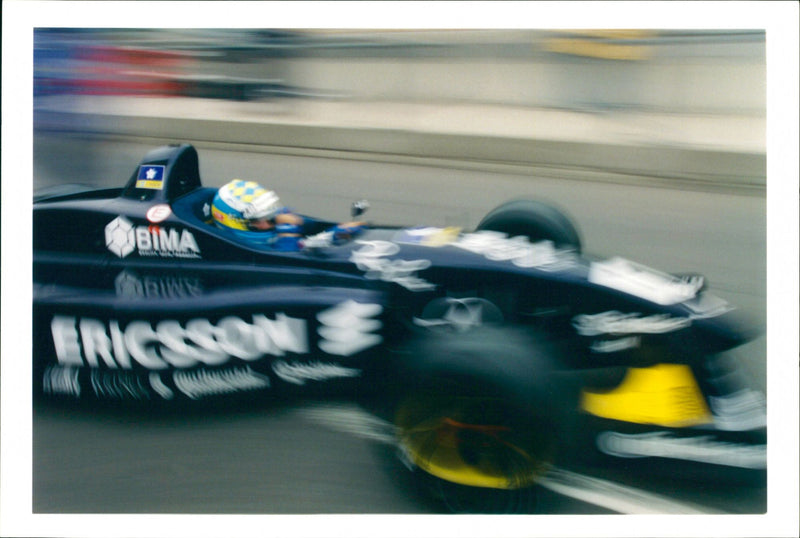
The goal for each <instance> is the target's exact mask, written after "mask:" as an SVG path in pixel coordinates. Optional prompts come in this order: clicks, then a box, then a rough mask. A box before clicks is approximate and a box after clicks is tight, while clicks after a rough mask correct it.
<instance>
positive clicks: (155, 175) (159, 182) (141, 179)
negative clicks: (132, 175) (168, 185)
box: [136, 164, 164, 190]
mask: <svg viewBox="0 0 800 538" xmlns="http://www.w3.org/2000/svg"><path fill="white" fill-rule="evenodd" d="M136 188H137V189H155V190H161V189H163V188H164V166H163V165H160V164H148V165H145V166H140V167H139V175H137V176H136Z"/></svg>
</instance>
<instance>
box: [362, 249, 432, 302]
mask: <svg viewBox="0 0 800 538" xmlns="http://www.w3.org/2000/svg"><path fill="white" fill-rule="evenodd" d="M356 243H358V244H360V245H361V248H360V249H359V250H356V251H353V253H352V254H351V256H350V261H352V262H353V263H355V264H356V266H357V267H358V268H359V269H360V270H361V271H364V272H365V275H364V276H366V277H367V278H369V279H372V280H382V281H384V282H394V283H395V284H399V285H400V286H403V287H404V288H406V289H409V290H411V291H425V290H432V289H434V288H435V287H436V285H435V284H432V283H430V282H428V281H426V280H424V279H422V278H419V277H418V276H417V272H419V271H424V270H425V269H427V268H429V267H430V266H431V262H430V260H403V259H389V258H388V257H389V256H394V255H395V254H397V253H398V252H400V247H399V246H398V245H397V244H396V243H392V242H390V241H356Z"/></svg>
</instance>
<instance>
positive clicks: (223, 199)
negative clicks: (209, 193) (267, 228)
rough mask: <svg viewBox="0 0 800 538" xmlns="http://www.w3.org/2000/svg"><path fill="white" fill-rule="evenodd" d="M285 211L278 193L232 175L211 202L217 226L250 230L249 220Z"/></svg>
mask: <svg viewBox="0 0 800 538" xmlns="http://www.w3.org/2000/svg"><path fill="white" fill-rule="evenodd" d="M282 211H284V208H283V206H282V205H281V201H280V200H279V199H278V195H277V194H275V193H274V192H273V191H271V190H268V189H265V188H264V187H262V186H261V185H259V184H258V183H256V182H255V181H245V180H241V179H234V180H233V181H231V182H229V183H228V184H226V185H223V186H222V187H220V189H219V190H218V191H217V194H216V195H215V196H214V201H213V202H212V204H211V215H212V216H213V217H214V221H215V222H216V223H217V225H218V226H220V227H222V228H230V229H233V230H243V231H248V230H250V229H251V228H250V226H249V223H250V222H252V221H255V220H262V219H271V218H274V217H275V215H277V214H278V213H281V212H282Z"/></svg>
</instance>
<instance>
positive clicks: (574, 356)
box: [33, 144, 766, 511]
mask: <svg viewBox="0 0 800 538" xmlns="http://www.w3.org/2000/svg"><path fill="white" fill-rule="evenodd" d="M216 192H217V189H215V188H209V187H204V186H203V185H202V183H201V180H200V174H199V162H198V154H197V151H196V149H195V148H194V147H193V146H191V145H189V144H180V145H168V146H164V147H160V148H157V149H154V150H153V151H151V152H150V153H148V154H147V155H146V156H145V157H144V159H143V160H142V161H141V162H140V163H139V165H138V166H137V167H136V168H135V170H134V172H133V174H132V176H131V177H130V179H129V180H128V181H127V183H126V184H125V185H124V186H123V187H122V188H116V189H104V190H89V191H80V190H77V189H76V192H70V193H65V192H61V193H57V194H54V195H52V196H39V197H37V198H36V201H35V203H34V209H33V226H34V245H33V279H34V283H33V284H34V286H33V316H34V323H33V339H34V342H33V372H34V379H33V382H34V387H33V388H34V391H35V394H36V397H37V398H40V397H47V398H49V399H62V400H63V399H66V400H77V401H89V402H94V401H98V400H105V401H112V402H126V403H131V404H133V403H136V404H139V405H152V406H162V405H173V404H174V405H182V404H186V403H191V402H203V401H207V402H209V401H210V402H215V401H218V400H219V399H223V398H224V399H226V400H229V401H237V402H242V404H243V405H247V402H249V401H256V400H258V399H261V398H269V399H273V398H297V397H301V398H305V397H314V398H350V399H352V400H353V401H356V402H357V403H359V404H361V405H363V406H364V407H365V408H367V409H368V410H369V411H371V412H373V413H375V414H377V415H379V416H381V417H384V418H386V419H387V420H388V421H389V422H390V423H391V424H392V426H393V430H394V432H395V438H396V446H397V449H398V450H397V453H398V455H399V457H400V458H401V460H402V461H403V462H404V463H405V464H406V466H407V467H408V469H409V470H411V471H412V473H413V474H414V476H415V477H418V478H419V480H420V482H421V483H424V484H425V485H426V486H428V487H430V490H431V491H435V492H437V494H439V495H441V496H442V497H443V499H444V501H445V502H446V504H447V505H448V506H449V507H450V508H451V509H452V510H454V511H486V510H488V511H526V510H527V509H528V508H529V506H530V503H531V502H532V500H531V499H534V498H535V491H536V485H537V484H538V483H539V481H540V480H541V479H542V477H544V476H546V475H547V473H548V470H549V469H550V468H551V467H552V466H553V465H554V464H556V463H559V462H560V461H561V460H562V459H563V458H569V457H576V455H578V456H580V457H587V456H588V455H591V456H592V457H595V456H596V457H600V458H609V459H615V458H616V459H622V460H630V459H634V458H635V459H647V460H656V461H675V460H680V461H682V462H686V461H691V462H693V463H697V464H703V465H710V466H712V467H714V468H723V469H747V470H753V471H755V472H763V471H764V470H765V468H766V418H765V417H766V413H765V408H764V398H763V395H762V394H760V393H758V392H756V391H754V390H752V389H751V388H749V387H748V385H747V382H746V379H744V378H743V376H742V374H741V372H740V370H739V368H738V365H737V364H736V363H735V362H733V361H732V360H731V359H730V357H729V355H728V354H727V353H726V352H727V351H729V350H731V349H734V348H736V347H738V346H740V345H742V344H743V343H745V342H747V341H749V340H750V339H752V338H753V337H754V336H755V334H754V332H753V331H751V330H749V328H748V324H747V321H746V320H742V319H740V317H739V316H738V315H737V312H736V310H735V308H734V307H733V306H732V305H730V304H729V303H728V302H726V301H725V300H723V299H721V298H719V297H717V296H715V295H713V294H711V293H710V292H709V291H708V290H707V289H706V287H707V286H706V284H705V281H704V279H703V277H702V276H700V275H697V274H686V275H671V274H666V273H663V272H660V271H657V270H654V269H651V268H648V267H645V266H643V265H640V264H637V263H635V262H633V261H629V260H626V259H623V258H619V257H610V258H598V257H593V256H589V255H587V254H585V253H583V246H582V244H581V239H580V235H579V232H578V231H577V228H576V227H575V225H574V224H573V223H572V222H571V220H570V219H569V218H568V217H567V216H566V215H565V214H564V213H562V212H561V211H559V210H558V209H556V208H554V207H552V206H550V205H546V204H543V203H541V202H537V201H532V200H513V201H510V202H508V203H506V204H503V205H501V206H500V207H498V208H495V209H494V210H491V211H489V212H488V213H487V215H486V217H485V218H484V219H483V220H482V221H481V222H480V223H479V225H478V226H477V227H476V229H475V230H470V231H467V230H463V229H458V228H453V227H437V226H418V225H417V226H408V227H402V226H401V227H397V226H393V227H388V226H380V225H375V224H372V223H370V224H368V225H366V226H359V227H358V228H357V229H348V230H346V232H347V233H342V229H341V228H340V227H339V226H337V223H335V222H329V221H326V220H322V219H316V218H314V217H313V216H309V215H303V219H304V222H305V224H304V227H303V230H302V237H301V238H300V240H299V241H297V243H296V245H297V246H296V248H292V249H285V248H275V245H274V244H272V243H268V242H265V243H264V244H261V245H258V244H251V243H243V242H241V241H239V240H238V238H237V237H236V236H235V235H231V234H230V233H228V232H227V231H226V230H225V229H223V228H221V227H219V226H216V225H215V221H214V219H213V218H212V214H211V206H212V201H213V198H214V196H215V193H216ZM367 207H368V204H367V203H366V202H364V201H360V202H357V203H355V204H354V205H353V211H352V212H353V215H354V216H361V214H362V213H364V211H365V210H366V208H367Z"/></svg>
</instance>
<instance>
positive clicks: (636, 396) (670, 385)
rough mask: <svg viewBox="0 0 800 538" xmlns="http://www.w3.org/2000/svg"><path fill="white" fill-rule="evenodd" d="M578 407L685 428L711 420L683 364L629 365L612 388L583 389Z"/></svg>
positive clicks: (601, 414)
mask: <svg viewBox="0 0 800 538" xmlns="http://www.w3.org/2000/svg"><path fill="white" fill-rule="evenodd" d="M581 408H582V409H583V410H584V411H586V412H587V413H590V414H592V415H595V416H598V417H602V418H609V419H613V420H621V421H625V422H633V423H636V424H655V425H659V426H665V427H686V426H697V425H700V424H709V423H711V422H712V416H711V413H710V411H709V409H708V406H707V405H706V403H705V400H704V399H703V395H702V393H701V392H700V388H699V387H698V386H697V382H696V381H695V378H694V375H693V374H692V371H691V370H690V369H689V367H688V366H686V365H683V364H657V365H655V366H651V367H649V368H629V369H628V373H627V374H626V376H625V379H623V381H622V383H620V385H619V386H618V387H616V388H615V389H613V390H611V391H608V392H590V391H584V392H583V395H582V399H581Z"/></svg>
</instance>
